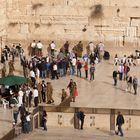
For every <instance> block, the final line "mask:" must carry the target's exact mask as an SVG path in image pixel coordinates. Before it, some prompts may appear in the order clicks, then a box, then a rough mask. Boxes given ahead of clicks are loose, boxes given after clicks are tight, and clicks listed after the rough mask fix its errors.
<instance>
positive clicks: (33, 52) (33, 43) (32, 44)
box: [31, 40, 36, 56]
mask: <svg viewBox="0 0 140 140" xmlns="http://www.w3.org/2000/svg"><path fill="white" fill-rule="evenodd" d="M31 49H32V53H31V55H32V56H34V55H35V50H36V42H35V40H33V42H32V43H31Z"/></svg>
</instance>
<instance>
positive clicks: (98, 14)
mask: <svg viewBox="0 0 140 140" xmlns="http://www.w3.org/2000/svg"><path fill="white" fill-rule="evenodd" d="M90 9H91V15H90V16H91V18H93V19H96V18H102V17H103V16H104V13H103V6H102V5H101V4H97V5H94V6H92V7H91V8H90Z"/></svg>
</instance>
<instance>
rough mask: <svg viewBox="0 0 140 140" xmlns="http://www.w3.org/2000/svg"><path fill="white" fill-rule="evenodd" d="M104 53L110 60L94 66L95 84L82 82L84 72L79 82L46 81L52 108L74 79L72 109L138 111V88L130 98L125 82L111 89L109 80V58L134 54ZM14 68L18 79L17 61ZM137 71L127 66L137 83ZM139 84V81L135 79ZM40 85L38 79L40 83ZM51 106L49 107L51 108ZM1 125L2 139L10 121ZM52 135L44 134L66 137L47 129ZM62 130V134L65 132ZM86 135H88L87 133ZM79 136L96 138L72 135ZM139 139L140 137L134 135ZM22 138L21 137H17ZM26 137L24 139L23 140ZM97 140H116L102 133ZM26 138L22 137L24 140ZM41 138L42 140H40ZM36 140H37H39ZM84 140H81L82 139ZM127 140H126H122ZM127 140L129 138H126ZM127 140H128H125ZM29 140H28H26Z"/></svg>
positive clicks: (19, 73) (9, 126) (68, 77)
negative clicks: (52, 100)
mask: <svg viewBox="0 0 140 140" xmlns="http://www.w3.org/2000/svg"><path fill="white" fill-rule="evenodd" d="M107 50H109V51H110V52H111V56H112V57H111V59H110V60H109V61H102V62H101V63H99V64H97V65H96V72H95V80H94V81H92V82H91V81H90V80H86V79H84V71H82V78H79V77H77V76H69V75H68V76H66V77H63V78H59V80H50V79H46V82H48V81H51V82H52V85H53V88H54V93H53V97H54V100H55V103H54V105H58V104H59V103H60V101H61V89H62V88H65V89H66V87H67V85H68V83H69V80H70V79H71V78H72V79H74V81H76V83H77V87H78V92H79V96H78V97H77V98H76V102H75V103H71V106H72V107H90V108H116V109H119V108H120V109H140V94H139V91H140V88H139V87H138V94H137V95H136V96H135V95H133V94H132V93H131V94H130V93H129V92H126V91H125V89H126V87H127V84H126V82H125V81H122V82H118V85H117V87H114V86H113V79H112V71H113V70H114V69H117V67H116V66H114V65H113V56H114V54H115V53H116V52H117V53H118V54H119V55H120V56H123V54H130V53H133V52H134V50H135V49H134V48H132V49H130V48H128V49H127V50H125V48H122V49H120V50H118V51H117V49H116V48H112V49H111V48H107ZM15 66H16V72H15V73H16V74H18V75H21V74H22V68H21V66H20V64H19V61H18V59H17V60H16V63H15ZM139 69H140V66H139V65H137V66H136V67H133V66H131V71H130V75H132V76H134V75H137V77H138V79H139V77H140V73H139ZM139 80H140V79H139ZM40 81H41V79H40ZM66 90H67V92H68V93H69V91H68V89H66ZM54 105H53V106H54ZM6 112H7V113H5V110H3V109H2V110H1V114H3V115H4V116H7V114H8V115H9V114H10V116H11V112H10V111H9V112H8V111H6ZM1 122H2V124H4V125H5V123H6V125H5V126H6V127H5V129H2V131H1V135H4V134H5V133H6V132H8V130H10V129H11V128H12V117H10V119H9V120H8V121H7V120H6V121H5V122H4V117H3V118H2V119H1ZM67 129H68V130H69V129H70V132H71V133H72V134H75V131H74V130H73V129H71V128H67ZM50 130H52V131H50V132H49V131H48V133H47V134H49V136H50V139H51V138H52V139H53V138H54V137H53V132H54V136H55V135H56V138H58V137H57V135H60V139H62V140H63V139H66V137H67V134H66V137H65V136H64V137H61V136H62V134H61V131H63V130H65V129H62V130H61V129H60V133H57V132H58V130H56V128H52V129H50ZM68 130H66V131H68ZM88 131H89V133H88ZM42 133H43V134H44V135H46V133H44V132H42V131H38V133H36V132H33V134H31V138H32V136H33V137H34V138H36V135H38V136H40V135H41V134H42ZM43 134H42V135H43ZM77 134H78V135H79V139H82V137H80V135H83V137H86V136H87V137H89V138H90V137H93V138H94V136H96V133H95V135H94V132H93V133H92V130H84V134H83V133H82V134H81V133H80V131H78V133H77V131H76V135H77ZM138 136H140V135H138ZM21 137H22V136H21ZM28 137H30V135H29V136H27V138H28ZM96 137H97V138H96V139H97V140H98V139H99V140H102V139H103V140H111V139H112V138H113V139H114V140H117V139H118V137H116V136H108V135H107V136H106V135H105V137H104V133H100V136H96ZM25 138H26V137H25ZM43 138H44V137H43ZM43 138H42V139H40V140H43ZM58 139H59V138H58ZM83 139H84V138H83ZM126 139H127V138H126ZM129 139H130V140H131V138H129ZM129 139H128V140H129ZM29 140H30V139H29Z"/></svg>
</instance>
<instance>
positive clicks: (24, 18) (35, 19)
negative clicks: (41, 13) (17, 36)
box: [8, 15, 40, 24]
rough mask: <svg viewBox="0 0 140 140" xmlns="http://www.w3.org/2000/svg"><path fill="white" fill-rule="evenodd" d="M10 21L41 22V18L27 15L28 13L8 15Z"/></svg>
mask: <svg viewBox="0 0 140 140" xmlns="http://www.w3.org/2000/svg"><path fill="white" fill-rule="evenodd" d="M8 21H10V22H17V23H25V24H26V23H40V18H39V17H38V16H27V15H20V16H14V15H8Z"/></svg>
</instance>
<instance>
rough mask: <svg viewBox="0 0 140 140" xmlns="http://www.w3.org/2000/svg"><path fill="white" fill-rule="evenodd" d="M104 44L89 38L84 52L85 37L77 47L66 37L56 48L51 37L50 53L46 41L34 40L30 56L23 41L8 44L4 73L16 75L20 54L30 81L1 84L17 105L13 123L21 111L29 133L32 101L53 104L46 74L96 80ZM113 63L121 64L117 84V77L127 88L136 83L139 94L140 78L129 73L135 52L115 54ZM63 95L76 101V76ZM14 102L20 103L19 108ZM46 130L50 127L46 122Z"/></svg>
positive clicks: (8, 97)
mask: <svg viewBox="0 0 140 140" xmlns="http://www.w3.org/2000/svg"><path fill="white" fill-rule="evenodd" d="M104 47H105V46H104V44H103V43H102V42H100V43H98V44H97V45H95V44H94V43H93V42H89V44H88V45H87V47H86V53H85V52H84V48H83V43H82V41H79V42H78V43H77V44H76V45H75V46H74V47H72V46H70V43H69V41H66V42H65V43H64V44H63V46H62V47H61V48H60V50H59V51H57V50H58V46H57V45H56V43H55V41H52V42H51V43H50V44H49V47H48V48H47V49H46V51H47V53H44V50H45V47H44V45H43V43H42V42H41V41H35V40H33V42H32V43H31V44H30V47H29V49H28V51H29V56H27V55H25V54H26V53H25V50H24V49H23V47H22V46H21V44H17V45H13V46H12V47H11V48H10V47H8V46H7V45H6V46H5V48H4V49H3V50H2V55H1V63H2V72H1V77H5V76H7V75H14V73H15V66H16V58H19V60H20V64H21V67H22V70H23V75H24V77H26V78H27V83H25V84H23V85H20V86H18V85H15V86H12V87H8V86H3V85H2V86H1V96H2V97H4V98H5V99H6V100H8V101H9V106H10V107H13V106H14V108H15V109H14V119H15V122H14V123H15V124H16V123H17V116H18V115H17V114H19V112H20V118H21V122H22V126H23V131H24V132H25V133H28V132H29V131H30V113H29V112H28V111H26V108H27V107H31V106H32V101H33V102H34V107H37V106H38V104H39V103H47V104H54V102H55V101H54V99H53V91H54V90H53V85H52V83H51V82H46V78H49V79H51V80H55V79H56V80H58V79H59V78H61V77H66V76H67V75H75V76H78V77H79V78H81V77H84V78H85V79H86V80H88V79H89V80H90V81H93V80H94V79H95V71H96V65H97V64H98V63H100V62H102V59H103V55H104ZM46 54H47V55H46ZM114 65H115V66H117V67H118V69H117V70H114V71H113V79H114V86H116V85H117V81H118V79H119V80H120V81H122V80H125V81H127V91H129V92H132V86H133V89H134V94H135V95H136V94H137V87H138V78H137V77H136V76H134V77H132V76H131V75H130V74H129V73H130V67H131V66H136V62H135V58H134V56H133V55H131V56H128V57H126V55H124V57H121V58H119V57H118V56H117V54H116V55H115V58H114ZM7 66H8V67H7ZM7 68H8V69H7ZM83 71H84V75H83ZM66 88H68V89H69V93H67V92H66ZM61 95H62V96H61V102H63V101H64V100H66V99H67V98H68V97H70V98H71V102H75V101H76V96H78V87H77V84H76V82H75V81H74V80H73V79H70V82H69V84H68V86H67V87H65V88H63V89H62V93H61ZM15 104H18V108H16V105H15ZM46 117H47V114H46V113H45V112H44V122H45V121H46ZM81 128H82V127H81ZM44 130H47V127H46V126H45V125H44Z"/></svg>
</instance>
